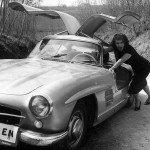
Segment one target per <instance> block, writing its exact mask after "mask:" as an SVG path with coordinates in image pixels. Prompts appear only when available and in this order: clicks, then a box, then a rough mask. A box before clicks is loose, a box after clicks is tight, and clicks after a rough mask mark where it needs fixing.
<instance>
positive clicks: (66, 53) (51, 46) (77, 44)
mask: <svg viewBox="0 0 150 150" xmlns="http://www.w3.org/2000/svg"><path fill="white" fill-rule="evenodd" d="M80 53H81V54H82V53H84V54H87V55H90V56H92V57H94V58H95V59H96V60H97V61H98V59H99V50H98V45H96V44H93V43H88V42H82V41H73V40H68V39H67V40H56V39H43V40H42V41H41V42H39V43H38V44H37V46H36V47H35V48H34V49H33V51H32V52H31V54H30V55H29V57H35V56H38V57H41V58H52V57H55V56H57V59H63V60H72V59H73V58H74V57H75V56H76V55H78V54H80Z"/></svg>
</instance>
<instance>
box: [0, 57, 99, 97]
mask: <svg viewBox="0 0 150 150" xmlns="http://www.w3.org/2000/svg"><path fill="white" fill-rule="evenodd" d="M0 65H1V68H0V74H1V75H0V93H1V94H13V95H22V94H28V93H30V92H32V91H33V90H35V89H37V88H39V87H41V86H43V85H47V84H51V85H52V84H53V85H54V84H55V83H57V84H58V82H59V83H62V81H63V82H69V81H78V79H81V78H85V77H89V76H91V75H92V74H93V73H95V72H96V71H98V70H100V69H96V68H98V67H93V66H89V65H81V64H75V63H74V64H71V63H64V62H56V61H48V60H41V59H25V60H0Z"/></svg>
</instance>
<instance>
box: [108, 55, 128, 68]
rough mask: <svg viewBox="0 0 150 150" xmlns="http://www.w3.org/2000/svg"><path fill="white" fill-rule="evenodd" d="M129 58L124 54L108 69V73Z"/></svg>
mask: <svg viewBox="0 0 150 150" xmlns="http://www.w3.org/2000/svg"><path fill="white" fill-rule="evenodd" d="M130 57H131V54H129V53H126V54H124V55H123V56H122V57H121V58H120V59H119V60H118V61H117V62H116V63H115V64H114V65H113V66H112V67H111V68H110V69H109V71H112V70H115V69H117V67H119V66H120V65H121V64H122V63H124V62H125V61H126V60H128V59H129V58H130Z"/></svg>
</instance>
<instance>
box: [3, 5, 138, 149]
mask: <svg viewBox="0 0 150 150" xmlns="http://www.w3.org/2000/svg"><path fill="white" fill-rule="evenodd" d="M9 7H10V8H12V9H14V10H17V11H25V12H27V13H28V14H29V15H42V16H45V17H48V18H52V19H57V18H58V19H62V20H63V21H64V24H65V26H66V28H67V30H66V31H64V32H62V33H58V34H55V35H48V36H46V37H44V38H43V39H42V40H41V41H40V42H38V44H37V45H36V47H35V48H34V49H33V51H32V52H31V54H30V55H29V57H28V58H26V59H18V60H17V59H15V60H12V59H3V60H0V64H1V68H0V74H1V75H0V80H1V82H0V143H1V144H2V145H5V146H6V145H8V146H17V143H18V142H19V141H23V142H25V143H28V144H32V145H36V146H46V145H51V144H54V143H58V142H60V141H62V140H63V141H65V143H66V147H67V148H68V149H70V150H75V149H78V148H79V147H80V145H81V143H82V141H83V139H84V137H85V133H86V131H87V129H88V128H89V127H93V126H95V125H97V124H99V123H101V122H102V121H104V120H105V119H106V118H108V117H109V116H111V115H112V114H114V113H115V112H116V111H118V110H119V109H120V108H122V107H123V106H124V105H126V103H127V102H128V96H129V95H128V93H127V89H128V83H129V82H130V79H131V76H132V75H131V70H130V68H129V66H126V65H124V66H122V67H120V68H118V69H117V71H116V73H112V72H110V71H109V70H108V69H109V68H110V67H111V66H112V62H110V61H109V60H108V59H106V58H105V59H104V57H105V55H104V53H103V46H109V44H107V43H105V42H104V41H103V40H101V39H100V38H98V37H97V38H96V37H95V36H94V33H95V32H96V30H97V29H98V28H100V27H101V26H102V25H103V24H104V23H105V22H107V21H112V22H116V23H120V24H121V23H123V24H125V23H126V22H127V24H126V25H129V24H133V23H135V22H137V21H138V20H139V19H140V17H139V16H138V15H137V14H135V13H133V12H129V11H127V12H125V13H124V14H122V15H121V16H119V17H117V18H115V17H112V16H107V15H104V14H97V15H94V16H92V17H90V18H89V19H88V20H87V21H86V22H85V23H84V24H83V25H82V26H81V25H80V23H79V22H78V20H77V19H76V18H74V17H73V16H71V15H68V14H66V13H63V12H59V11H44V10H41V9H37V8H33V7H29V6H27V5H22V4H20V3H17V2H12V3H10V4H9ZM111 55H112V57H113V54H111ZM104 60H105V61H104ZM106 60H107V61H106Z"/></svg>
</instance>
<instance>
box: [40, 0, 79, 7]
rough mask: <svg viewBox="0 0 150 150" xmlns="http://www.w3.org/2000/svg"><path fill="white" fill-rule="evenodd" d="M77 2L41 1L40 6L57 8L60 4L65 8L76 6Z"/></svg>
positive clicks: (71, 0) (66, 0) (62, 0)
mask: <svg viewBox="0 0 150 150" xmlns="http://www.w3.org/2000/svg"><path fill="white" fill-rule="evenodd" d="M76 2H77V0H43V2H42V3H41V5H44V6H57V5H60V4H65V5H67V6H72V5H76Z"/></svg>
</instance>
